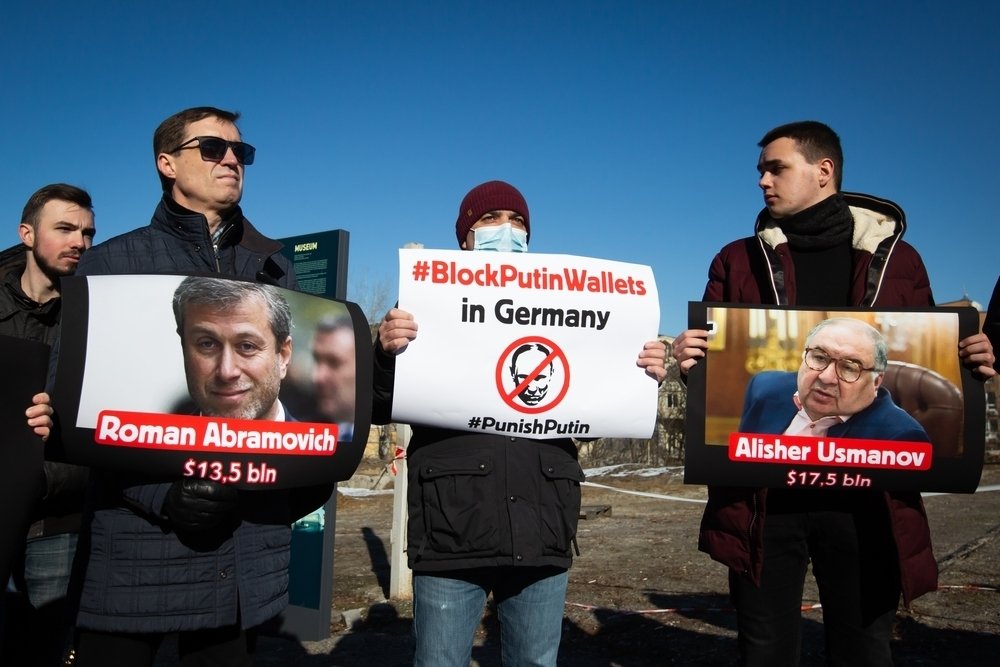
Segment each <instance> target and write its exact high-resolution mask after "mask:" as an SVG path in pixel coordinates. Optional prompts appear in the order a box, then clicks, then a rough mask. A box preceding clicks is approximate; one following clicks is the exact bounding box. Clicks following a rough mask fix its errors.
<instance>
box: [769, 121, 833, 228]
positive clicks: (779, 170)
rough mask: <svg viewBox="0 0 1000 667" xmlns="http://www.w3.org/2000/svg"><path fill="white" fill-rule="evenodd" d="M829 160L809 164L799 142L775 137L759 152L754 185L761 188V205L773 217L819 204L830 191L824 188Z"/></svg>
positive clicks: (827, 176)
mask: <svg viewBox="0 0 1000 667" xmlns="http://www.w3.org/2000/svg"><path fill="white" fill-rule="evenodd" d="M831 164H832V163H831V162H829V161H827V162H824V161H822V160H821V161H820V162H817V163H816V164H809V163H808V162H807V161H806V158H805V157H804V156H803V155H802V153H800V152H799V149H798V141H796V140H795V139H790V138H788V137H781V138H779V139H775V140H774V141H772V142H771V143H769V144H768V145H767V146H764V148H763V149H762V150H761V152H760V158H759V159H758V161H757V171H758V172H759V173H760V180H759V181H758V182H757V184H758V185H759V186H760V189H761V190H763V191H764V206H766V207H767V210H768V212H769V213H770V214H771V217H772V218H776V219H780V218H787V217H788V216H790V215H794V214H796V213H798V212H800V211H803V210H805V209H807V208H809V207H810V206H812V205H813V204H818V203H819V202H821V201H823V200H824V199H826V198H827V197H829V196H830V195H831V194H833V190H832V189H830V188H829V187H827V188H826V189H824V188H823V185H824V184H825V183H828V182H829V178H830V175H829V174H827V173H826V172H827V170H828V169H829V168H830V165H831Z"/></svg>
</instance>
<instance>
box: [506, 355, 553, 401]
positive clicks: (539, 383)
mask: <svg viewBox="0 0 1000 667" xmlns="http://www.w3.org/2000/svg"><path fill="white" fill-rule="evenodd" d="M545 357H546V354H545V353H544V352H542V351H541V350H528V351H526V352H522V353H521V354H520V355H518V357H517V362H516V363H515V364H514V372H513V378H514V386H520V384H521V383H522V382H524V381H525V380H526V379H527V377H528V375H529V374H531V373H532V372H533V371H534V370H535V369H536V368H538V367H539V366H540V365H541V364H542V362H543V361H545ZM551 381H552V366H551V364H548V363H547V364H545V367H544V368H542V370H541V371H540V372H539V373H538V375H536V376H535V377H534V379H532V380H531V381H530V382H529V383H528V384H527V386H526V387H525V388H524V389H523V390H522V391H521V393H519V394H518V396H519V397H520V399H521V400H522V401H524V404H525V405H538V403H539V402H540V401H541V400H542V399H543V398H545V394H546V393H548V391H549V383H550V382H551Z"/></svg>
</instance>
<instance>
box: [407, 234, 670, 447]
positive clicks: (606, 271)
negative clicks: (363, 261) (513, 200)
mask: <svg viewBox="0 0 1000 667" xmlns="http://www.w3.org/2000/svg"><path fill="white" fill-rule="evenodd" d="M399 265H400V268H399V275H400V285H399V308H401V309H403V310H405V311H408V312H410V313H411V314H412V315H413V318H414V320H415V321H416V323H417V326H418V332H417V337H416V339H415V340H414V341H412V342H411V343H410V344H409V345H408V346H407V347H406V349H405V350H404V351H403V352H402V353H400V354H399V355H398V356H397V358H396V375H395V385H394V390H393V411H392V417H393V420H394V421H397V422H404V423H411V424H413V423H416V424H428V425H433V426H443V427H448V428H454V429H461V430H467V431H477V432H483V433H506V434H509V435H511V436H521V437H528V438H539V439H544V438H559V437H568V436H572V437H579V438H598V437H623V438H648V437H650V436H651V435H652V433H653V427H654V424H655V421H656V407H657V383H656V381H655V380H654V379H653V378H651V377H649V376H648V375H646V373H645V372H644V371H643V370H642V369H641V368H639V367H638V366H637V365H636V360H637V359H638V357H639V352H640V351H641V350H642V346H643V344H644V343H646V342H647V341H650V340H655V339H656V336H657V331H656V329H657V326H658V324H659V320H660V310H659V300H658V298H657V293H656V283H655V282H654V279H653V272H652V269H651V268H650V267H648V266H643V265H639V264H627V263H624V262H613V261H608V260H600V259H592V258H587V257H573V256H570V255H543V254H520V253H496V252H466V251H461V250H424V249H420V250H410V249H408V250H400V252H399Z"/></svg>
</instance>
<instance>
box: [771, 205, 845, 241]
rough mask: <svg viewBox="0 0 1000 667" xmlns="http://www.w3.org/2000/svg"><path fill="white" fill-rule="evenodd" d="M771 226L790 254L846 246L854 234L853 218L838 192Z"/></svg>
mask: <svg viewBox="0 0 1000 667" xmlns="http://www.w3.org/2000/svg"><path fill="white" fill-rule="evenodd" d="M772 220H773V219H772ZM773 222H774V224H776V225H777V226H778V227H780V228H781V231H782V232H784V234H785V237H787V238H788V245H789V246H790V247H791V248H792V250H822V249H826V248H832V247H834V246H836V245H840V244H842V243H850V241H851V235H852V234H853V233H854V217H853V216H852V215H851V209H850V208H848V206H847V202H845V201H844V197H843V196H842V195H841V194H840V193H839V192H838V193H836V194H833V195H831V196H829V197H827V198H826V199H824V200H823V201H821V202H819V203H818V204H813V205H812V206H810V207H809V208H807V209H804V210H802V211H799V212H798V213H796V214H794V215H790V216H788V217H787V218H782V219H780V220H773Z"/></svg>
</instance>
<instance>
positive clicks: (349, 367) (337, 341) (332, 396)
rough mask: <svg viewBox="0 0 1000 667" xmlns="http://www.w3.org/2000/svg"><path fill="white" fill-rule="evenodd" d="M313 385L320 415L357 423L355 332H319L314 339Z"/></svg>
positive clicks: (337, 330)
mask: <svg viewBox="0 0 1000 667" xmlns="http://www.w3.org/2000/svg"><path fill="white" fill-rule="evenodd" d="M312 354H313V362H314V366H313V385H314V386H315V390H316V403H317V405H318V406H319V411H320V413H321V414H322V415H323V416H325V417H326V418H328V419H330V420H331V421H334V422H346V421H353V420H354V392H355V388H354V374H355V359H354V331H353V330H351V329H348V328H341V329H334V330H333V331H318V332H316V335H315V336H313V343H312Z"/></svg>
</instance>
